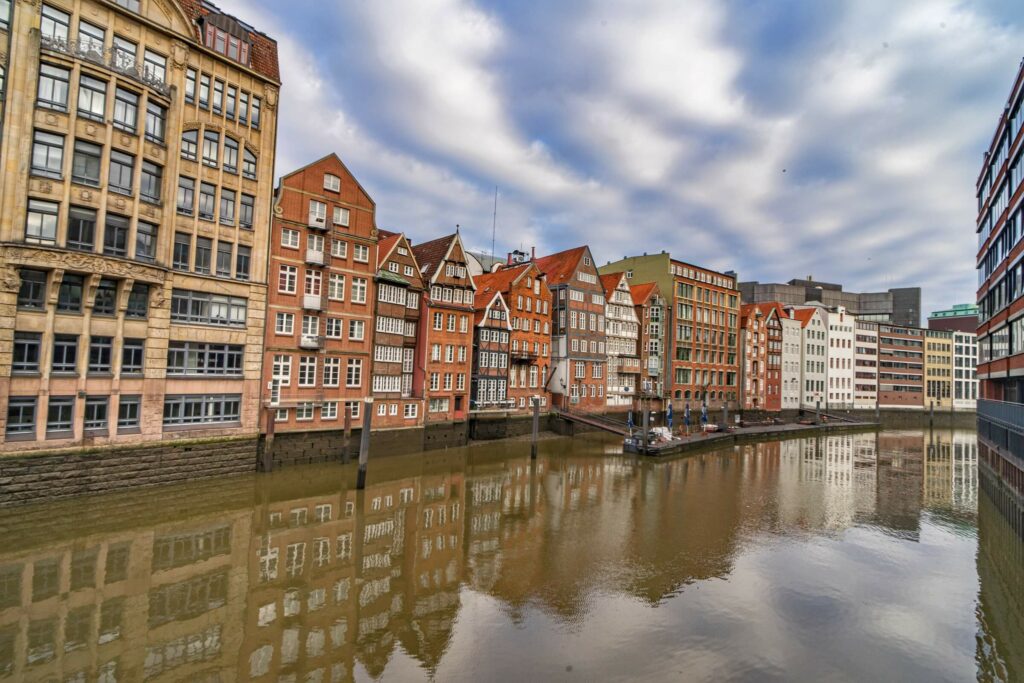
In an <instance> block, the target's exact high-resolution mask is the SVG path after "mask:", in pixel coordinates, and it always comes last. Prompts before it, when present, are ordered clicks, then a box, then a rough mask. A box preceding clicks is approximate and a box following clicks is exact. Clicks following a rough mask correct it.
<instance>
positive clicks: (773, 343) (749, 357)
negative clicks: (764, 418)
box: [740, 303, 787, 412]
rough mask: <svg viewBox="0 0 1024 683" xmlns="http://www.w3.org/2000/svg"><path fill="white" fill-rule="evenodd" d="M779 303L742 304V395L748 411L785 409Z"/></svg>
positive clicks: (782, 314) (780, 308)
mask: <svg viewBox="0 0 1024 683" xmlns="http://www.w3.org/2000/svg"><path fill="white" fill-rule="evenodd" d="M782 317H787V316H786V313H785V311H784V310H783V309H782V306H781V305H780V304H778V303H760V304H744V305H743V306H741V307H740V351H741V353H742V359H741V362H740V396H741V399H742V404H741V405H742V407H743V408H744V409H747V410H767V411H772V412H777V411H780V410H782V322H781V318H782Z"/></svg>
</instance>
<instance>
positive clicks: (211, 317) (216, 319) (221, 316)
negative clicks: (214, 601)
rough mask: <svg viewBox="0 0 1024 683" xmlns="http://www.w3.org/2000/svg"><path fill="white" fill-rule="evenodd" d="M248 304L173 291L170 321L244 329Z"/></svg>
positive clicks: (217, 297) (241, 300)
mask: <svg viewBox="0 0 1024 683" xmlns="http://www.w3.org/2000/svg"><path fill="white" fill-rule="evenodd" d="M247 308H248V302H247V301H246V300H245V299H243V298H240V297H233V296H225V295H223V294H209V293H207V292H193V291H190V290H187V289H175V290H173V292H172V293H171V320H172V321H175V322H188V323H199V324H202V325H227V326H232V327H244V326H245V319H246V311H247Z"/></svg>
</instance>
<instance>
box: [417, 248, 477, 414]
mask: <svg viewBox="0 0 1024 683" xmlns="http://www.w3.org/2000/svg"><path fill="white" fill-rule="evenodd" d="M413 254H415V256H416V262H417V263H418V264H419V266H420V273H421V274H422V276H423V277H424V279H425V282H424V285H427V286H428V289H427V291H425V292H424V295H423V297H421V302H420V332H419V334H420V339H421V343H420V357H419V361H418V362H417V363H416V364H415V366H414V368H413V383H414V385H417V386H419V385H421V384H422V385H423V386H424V389H423V395H424V399H425V403H426V406H427V414H426V415H425V420H426V421H428V422H438V421H458V420H464V419H466V416H467V412H468V410H469V377H470V373H471V371H472V368H471V358H470V350H471V349H472V346H473V330H472V327H473V325H472V319H473V304H474V298H475V292H476V283H475V282H474V281H473V276H472V274H470V272H469V269H468V268H467V256H466V251H465V249H464V247H463V246H462V238H461V237H460V236H459V233H458V232H456V233H454V234H452V235H447V236H445V237H439V238H437V239H435V240H431V241H430V242H424V243H423V244H418V245H413Z"/></svg>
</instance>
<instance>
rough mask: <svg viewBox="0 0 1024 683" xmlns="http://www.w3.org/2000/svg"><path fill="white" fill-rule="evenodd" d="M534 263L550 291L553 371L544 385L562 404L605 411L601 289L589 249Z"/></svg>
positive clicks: (582, 248) (559, 253)
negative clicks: (545, 278)
mask: <svg viewBox="0 0 1024 683" xmlns="http://www.w3.org/2000/svg"><path fill="white" fill-rule="evenodd" d="M535 263H536V264H537V267H538V268H539V269H540V271H541V272H542V273H544V275H545V276H546V277H547V281H548V288H549V289H550V290H551V293H552V301H551V325H552V328H551V347H552V352H551V361H552V370H551V372H550V374H549V375H548V377H547V379H546V383H545V385H546V387H547V389H548V391H550V392H551V394H552V395H553V396H552V400H553V401H554V402H555V404H556V405H558V406H560V407H562V408H568V407H570V406H571V407H573V408H574V409H578V410H583V411H592V412H604V410H605V395H604V393H605V372H604V371H605V359H606V356H605V353H606V351H605V341H606V338H605V325H604V310H605V301H604V287H602V285H601V280H600V276H599V275H598V273H597V268H596V266H595V265H594V257H593V255H592V254H591V253H590V247H587V246H582V247H576V248H575V249H568V250H566V251H561V252H558V253H557V254H552V255H550V256H545V257H543V258H539V259H537V260H536V261H535Z"/></svg>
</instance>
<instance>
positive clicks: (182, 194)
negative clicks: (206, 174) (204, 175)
mask: <svg viewBox="0 0 1024 683" xmlns="http://www.w3.org/2000/svg"><path fill="white" fill-rule="evenodd" d="M177 203H178V213H180V214H182V215H183V216H191V215H192V212H193V211H194V210H195V205H196V181H195V180H193V179H192V178H186V177H185V176H178V202H177Z"/></svg>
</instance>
